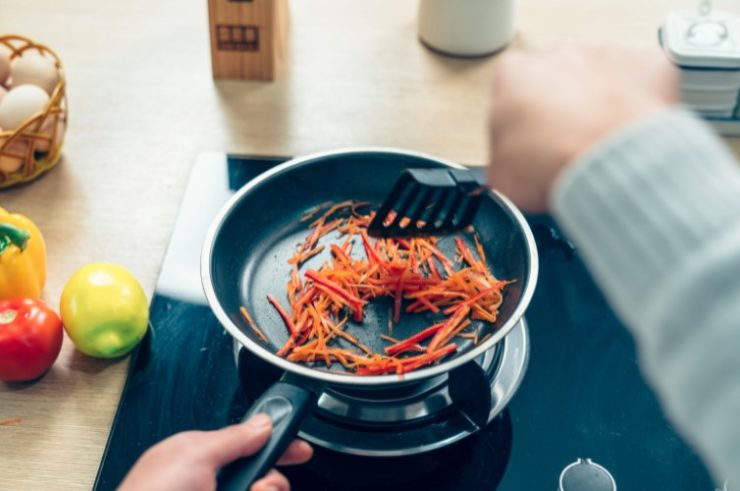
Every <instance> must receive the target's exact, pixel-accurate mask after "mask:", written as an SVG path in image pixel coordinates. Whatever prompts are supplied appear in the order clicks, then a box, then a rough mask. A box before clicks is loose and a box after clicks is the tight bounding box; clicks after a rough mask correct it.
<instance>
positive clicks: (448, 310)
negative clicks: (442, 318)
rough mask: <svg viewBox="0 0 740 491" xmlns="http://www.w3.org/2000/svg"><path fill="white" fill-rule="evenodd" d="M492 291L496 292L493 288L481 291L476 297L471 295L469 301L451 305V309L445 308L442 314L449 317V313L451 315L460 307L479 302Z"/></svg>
mask: <svg viewBox="0 0 740 491" xmlns="http://www.w3.org/2000/svg"><path fill="white" fill-rule="evenodd" d="M494 291H496V289H495V288H486V289H485V290H483V291H481V292H480V293H478V294H477V295H473V296H472V297H470V298H469V299H467V300H465V301H463V302H460V303H459V304H457V305H453V306H452V307H448V308H446V309H445V310H444V311H443V313H444V314H446V315H450V314H451V313H453V312H454V311H455V310H457V309H459V308H460V307H462V306H464V305H472V304H474V303H476V302H477V301H478V300H480V299H481V298H483V297H485V296H486V295H490V294H491V293H493V292H494Z"/></svg>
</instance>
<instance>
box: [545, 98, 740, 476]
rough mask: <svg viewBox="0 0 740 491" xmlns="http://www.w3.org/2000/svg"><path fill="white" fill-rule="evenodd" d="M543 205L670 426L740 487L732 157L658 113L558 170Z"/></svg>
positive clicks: (738, 190)
mask: <svg viewBox="0 0 740 491" xmlns="http://www.w3.org/2000/svg"><path fill="white" fill-rule="evenodd" d="M551 207H552V209H553V210H554V214H555V216H556V217H557V219H558V220H559V222H560V224H561V225H562V227H563V229H564V230H565V231H566V233H567V234H568V235H569V236H570V237H571V239H572V240H573V241H574V243H575V244H576V246H577V247H578V248H579V251H580V254H581V256H582V257H583V258H584V260H585V261H586V263H587V264H588V266H589V268H590V269H591V271H592V273H593V275H594V277H595V278H596V281H597V282H598V283H599V285H600V286H601V287H602V289H603V290H604V292H605V293H606V295H607V297H608V298H609V301H610V303H611V304H612V306H613V307H614V309H615V310H616V312H617V313H618V314H619V315H620V316H621V318H622V319H623V321H624V322H625V324H627V325H628V326H629V328H630V329H631V330H632V333H633V335H634V336H635V338H636V340H637V343H638V346H639V350H640V361H641V365H642V369H643V372H644V374H645V376H646V378H647V379H648V380H649V381H650V383H651V384H652V386H653V387H654V388H655V390H656V391H657V392H658V394H659V395H660V397H661V400H662V402H663V407H664V409H665V410H666V412H667V413H668V415H669V416H670V418H671V419H672V420H673V422H674V424H675V425H676V426H677V427H678V428H679V429H680V430H681V431H682V432H683V434H684V435H685V436H686V438H687V439H688V440H689V441H690V442H691V443H692V444H693V445H694V447H695V448H696V449H697V450H698V451H699V452H700V453H701V454H702V455H703V457H704V459H705V461H706V463H707V464H708V465H709V466H710V467H711V468H712V470H713V472H714V474H715V477H716V479H717V480H718V482H719V483H720V484H721V483H722V482H723V481H724V480H725V479H728V480H729V483H730V489H735V487H740V167H738V165H737V163H736V162H735V159H734V158H733V157H732V155H731V154H730V153H729V152H728V150H727V149H726V148H725V147H724V146H723V145H722V143H721V142H720V140H719V139H718V138H717V137H716V136H715V135H714V134H712V132H711V130H709V129H708V127H707V126H706V125H705V124H703V123H702V122H700V121H699V120H697V119H695V118H694V117H693V116H691V115H690V114H689V113H688V112H686V111H684V110H682V109H677V108H676V109H670V110H666V111H664V112H662V113H660V114H657V115H655V116H653V117H651V118H649V119H646V120H643V121H641V122H639V123H636V124H633V125H632V126H629V127H628V128H626V129H623V130H621V131H619V132H617V133H616V134H614V135H612V136H611V137H609V138H608V139H607V140H606V141H604V142H602V143H600V144H599V145H598V146H597V147H595V148H593V149H591V150H590V151H589V152H587V154H586V155H584V156H583V157H581V158H580V159H579V161H578V162H576V163H574V165H572V166H570V167H569V168H568V169H567V170H566V171H564V172H563V174H562V175H561V177H560V178H559V180H558V182H557V183H556V185H555V187H554V190H553V193H552V195H551ZM646 444H647V445H649V442H646Z"/></svg>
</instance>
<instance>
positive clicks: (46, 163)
mask: <svg viewBox="0 0 740 491" xmlns="http://www.w3.org/2000/svg"><path fill="white" fill-rule="evenodd" d="M0 45H4V46H6V47H7V48H9V49H10V50H11V55H10V58H11V59H13V58H15V57H17V56H20V55H21V54H22V53H23V52H25V51H32V50H36V51H38V52H39V53H41V54H44V55H48V56H51V57H52V58H53V59H54V60H55V62H56V67H57V71H58V72H59V82H58V83H57V85H56V87H54V90H53V91H52V93H51V96H50V97H49V103H48V104H47V106H46V107H45V108H44V110H43V111H41V112H39V113H38V114H35V115H34V116H33V117H31V118H29V119H28V120H27V121H26V122H25V123H23V124H22V125H21V126H20V127H18V128H15V129H14V130H8V131H2V132H0V159H5V160H4V163H5V165H0V189H2V188H7V187H10V186H15V185H17V184H21V183H24V182H28V181H31V180H33V179H36V178H37V177H39V176H40V175H41V174H43V173H44V172H46V171H48V170H49V169H51V168H52V167H54V166H55V165H56V164H57V163H58V162H59V160H60V158H61V156H62V143H63V141H64V133H65V130H66V127H67V97H66V94H65V84H66V82H65V78H64V69H63V67H62V62H61V61H60V60H59V57H58V56H57V54H56V53H54V51H52V50H51V49H50V48H48V47H46V46H44V45H43V44H38V43H36V42H35V41H32V40H31V39H28V38H25V37H23V36H17V35H8V36H0ZM8 159H11V160H8ZM19 162H20V167H18V168H17V169H16V170H14V171H12V172H7V171H6V170H3V169H4V168H5V169H7V168H8V167H14V166H15V164H17V163H19ZM0 163H2V160H0Z"/></svg>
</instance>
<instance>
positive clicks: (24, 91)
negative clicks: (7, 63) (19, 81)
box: [0, 85, 49, 130]
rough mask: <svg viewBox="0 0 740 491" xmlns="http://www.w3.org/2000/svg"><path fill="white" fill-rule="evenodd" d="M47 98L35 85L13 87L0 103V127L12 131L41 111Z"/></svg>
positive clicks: (47, 100)
mask: <svg viewBox="0 0 740 491" xmlns="http://www.w3.org/2000/svg"><path fill="white" fill-rule="evenodd" d="M48 102H49V96H48V94H47V93H46V92H44V90H43V89H41V88H39V87H37V86H35V85H21V86H19V87H13V88H12V89H10V91H9V92H8V93H7V95H6V96H5V97H3V100H2V101H0V127H2V128H5V129H6V130H14V129H16V128H18V127H19V126H20V125H21V124H23V123H24V122H25V121H26V120H28V118H30V117H31V116H33V115H34V114H36V113H38V112H40V111H42V110H43V109H44V108H45V107H46V104H47V103H48Z"/></svg>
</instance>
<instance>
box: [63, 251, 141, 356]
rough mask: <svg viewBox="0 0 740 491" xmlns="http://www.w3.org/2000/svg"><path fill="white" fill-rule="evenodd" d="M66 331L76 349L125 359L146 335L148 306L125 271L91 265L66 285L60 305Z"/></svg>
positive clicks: (113, 265) (134, 282)
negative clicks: (124, 356)
mask: <svg viewBox="0 0 740 491" xmlns="http://www.w3.org/2000/svg"><path fill="white" fill-rule="evenodd" d="M60 313H61V315H62V322H63V323H64V329H65V330H66V331H67V334H68V335H69V337H70V338H71V339H72V342H74V344H75V346H77V349H79V350H80V351H82V352H83V353H85V354H87V355H90V356H94V357H96V358H116V357H119V356H123V355H125V354H126V353H128V352H129V351H131V350H132V349H134V347H135V346H136V345H137V344H139V341H141V339H142V338H143V337H144V334H146V329H147V325H148V322H149V305H148V303H147V300H146V295H144V290H143V289H142V288H141V285H140V284H139V282H138V281H136V278H135V277H134V275H132V274H131V273H130V272H129V271H128V270H126V268H124V267H122V266H118V265H116V264H110V263H92V264H88V265H86V266H83V267H82V268H80V269H78V270H77V272H75V274H73V275H72V277H71V278H70V279H69V281H68V282H67V284H66V285H65V286H64V291H63V292H62V301H61V306H60Z"/></svg>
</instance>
